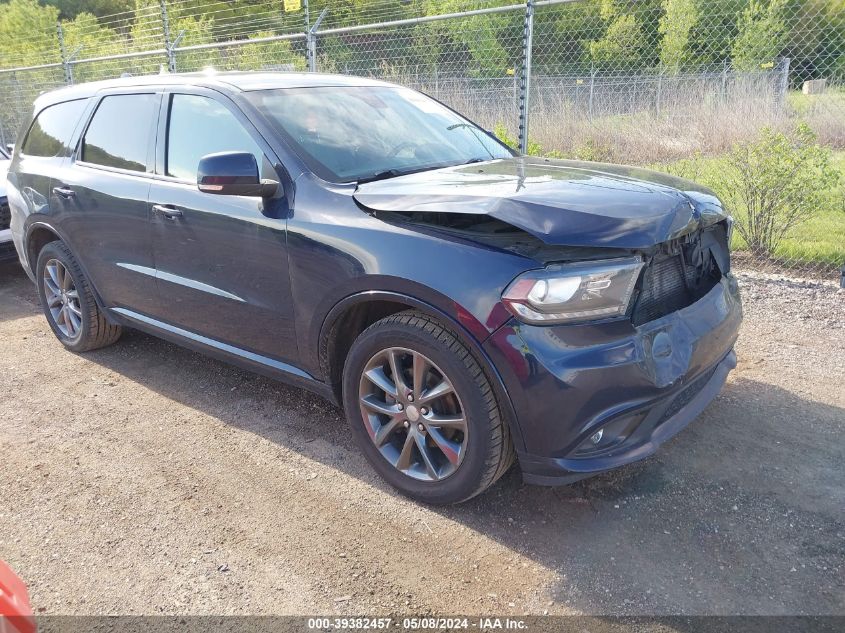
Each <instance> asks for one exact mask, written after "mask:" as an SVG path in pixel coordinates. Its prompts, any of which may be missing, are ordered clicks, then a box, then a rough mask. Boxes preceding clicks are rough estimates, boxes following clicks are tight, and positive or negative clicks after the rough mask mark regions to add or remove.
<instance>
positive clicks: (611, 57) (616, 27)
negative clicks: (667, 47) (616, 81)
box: [589, 0, 646, 66]
mask: <svg viewBox="0 0 845 633" xmlns="http://www.w3.org/2000/svg"><path fill="white" fill-rule="evenodd" d="M626 9H627V5H626V4H625V3H624V2H620V1H619V0H601V18H602V20H603V21H604V23H605V24H606V30H605V33H604V36H603V37H601V38H600V39H598V40H593V41H591V42H590V43H589V50H590V58H591V59H592V60H593V62H595V63H598V64H602V65H606V66H627V65H632V64H636V63H639V62H640V61H641V60H642V57H643V50H644V48H645V46H646V39H645V36H644V34H643V30H642V27H641V25H640V21H639V19H638V18H637V16H636V15H634V14H633V13H626V12H625V11H626Z"/></svg>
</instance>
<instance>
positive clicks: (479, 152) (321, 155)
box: [247, 86, 513, 182]
mask: <svg viewBox="0 0 845 633" xmlns="http://www.w3.org/2000/svg"><path fill="white" fill-rule="evenodd" d="M247 97H248V98H249V100H250V101H251V102H252V103H253V105H255V106H256V107H257V108H258V109H259V110H260V111H261V113H262V114H263V115H264V116H265V117H267V119H268V120H269V121H270V122H271V123H272V124H273V125H274V127H276V129H278V130H279V131H280V132H281V133H282V134H283V135H284V136H285V138H287V140H288V141H290V142H291V143H292V145H293V146H294V148H295V150H296V151H297V153H298V154H299V155H300V157H301V158H302V159H303V160H304V161H305V162H306V163H307V164H308V166H309V168H310V169H311V170H312V171H314V172H315V173H316V174H317V175H318V176H320V177H321V178H323V179H324V180H329V181H333V182H351V181H360V180H367V179H373V178H383V177H390V176H396V175H400V174H403V173H411V172H415V171H423V170H425V169H434V168H437V167H446V166H449V165H460V164H464V163H469V162H478V161H483V160H492V159H496V158H509V157H511V156H512V155H513V154H512V153H511V152H510V150H509V149H507V147H505V146H504V145H503V144H501V143H499V142H498V141H496V140H495V139H493V138H491V137H490V136H489V135H488V134H487V133H486V132H485V131H484V130H482V129H481V128H479V127H478V126H476V125H474V124H473V123H470V122H469V121H467V120H466V119H464V118H463V117H461V116H460V115H458V114H456V113H455V112H452V111H451V110H450V109H449V108H447V107H445V106H443V105H442V104H440V103H438V102H436V101H434V100H433V99H430V98H429V97H426V96H425V95H423V94H420V93H419V92H415V91H413V90H409V89H407V88H400V87H388V86H385V87H381V86H366V87H364V86H331V87H314V88H284V89H278V90H259V91H255V92H250V93H248V94H247Z"/></svg>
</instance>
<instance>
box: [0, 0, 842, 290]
mask: <svg viewBox="0 0 845 633" xmlns="http://www.w3.org/2000/svg"><path fill="white" fill-rule="evenodd" d="M115 1H116V4H115V6H116V7H119V6H121V5H120V4H118V3H119V1H120V0H115ZM124 4H125V0H124ZM92 6H93V5H92ZM129 6H131V4H130V5H129ZM21 25H23V28H21ZM208 68H214V69H216V70H220V71H222V70H272V71H289V72H296V71H308V70H311V71H320V72H340V73H347V74H353V75H362V76H368V77H379V78H383V79H386V80H389V81H394V82H397V83H400V84H403V85H407V86H410V87H413V88H416V89H419V90H422V91H424V92H427V93H428V94H431V95H432V96H434V97H436V98H438V99H440V100H441V101H444V102H445V103H447V104H449V105H450V106H452V107H454V108H456V109H457V110H459V111H461V112H463V113H465V114H467V115H468V116H469V117H470V118H472V119H474V120H475V121H477V122H478V123H480V124H481V125H483V126H484V127H485V128H487V129H490V130H494V131H495V133H496V134H497V135H498V136H499V137H500V138H502V139H503V140H505V141H506V142H509V143H510V144H512V145H514V146H515V147H518V148H520V149H521V150H522V151H524V152H526V153H530V154H535V155H539V156H547V157H550V158H574V159H578V160H591V161H599V162H619V163H627V164H634V165H639V166H643V167H648V168H651V169H656V170H659V171H663V172H667V173H669V174H672V175H678V176H682V177H687V178H691V179H694V180H698V181H700V182H702V183H704V184H706V185H708V186H710V187H712V188H713V189H714V190H716V192H717V193H719V194H720V196H722V197H723V198H724V199H725V200H726V201H727V202H728V203H729V205H730V207H731V210H732V212H733V213H734V215H735V217H736V220H737V232H736V235H735V240H734V248H735V251H736V253H735V258H736V261H737V263H738V265H739V266H740V267H744V268H746V269H754V270H758V271H759V270H761V271H764V272H774V273H786V274H790V275H793V276H802V277H814V278H818V277H822V278H826V279H831V280H837V281H838V280H839V274H840V272H839V270H840V267H841V266H843V264H845V5H843V0H533V1H531V2H527V3H525V4H513V3H512V2H508V0H285V1H284V2H275V1H274V2H267V1H264V0H257V1H256V0H233V1H230V0H225V1H224V0H138V1H137V2H136V3H135V4H134V8H127V9H126V10H124V11H121V12H115V13H111V14H107V15H100V16H94V15H91V14H88V13H78V14H75V15H62V14H60V12H59V10H58V9H56V8H55V7H52V6H41V5H39V4H38V3H37V2H36V0H11V1H10V2H9V3H8V4H5V5H0V105H2V108H0V138H2V140H3V142H5V143H12V142H14V139H15V138H16V135H17V133H18V132H19V129H20V126H21V124H22V122H23V121H24V120H25V119H26V117H27V115H28V113H29V110H30V107H31V104H32V101H33V99H34V98H35V97H36V96H37V95H38V94H39V93H40V92H42V91H44V90H49V89H52V88H56V87H59V86H63V85H66V84H70V83H76V82H82V81H93V80H98V79H106V78H112V77H119V76H121V75H124V74H127V73H129V74H132V75H137V74H150V73H163V72H188V71H202V70H205V69H208Z"/></svg>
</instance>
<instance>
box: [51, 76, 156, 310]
mask: <svg viewBox="0 0 845 633" xmlns="http://www.w3.org/2000/svg"><path fill="white" fill-rule="evenodd" d="M160 101H161V94H160V93H157V92H155V89H146V90H144V91H139V92H131V93H128V94H127V93H126V92H125V91H124V92H121V93H108V94H105V95H102V96H100V97H99V99H98V101H97V103H96V109H95V110H94V114H93V116H92V117H91V118H90V120H89V122H88V125H87V127H86V128H85V129H84V131H83V133H82V135H81V138H80V140H79V142H78V143H77V147H76V151H75V154H74V160H73V161H69V162H68V164H66V165H65V166H64V167H63V168H62V169H60V170H59V171H58V172H57V174H56V178H55V181H54V182H53V183H52V192H53V200H54V201H55V203H56V204H57V205H58V206H60V207H61V208H62V209H63V214H62V215H63V217H62V227H63V229H64V232H65V234H66V235H67V238H68V240H69V242H70V245H71V248H72V249H73V251H74V252H75V253H76V255H77V256H78V257H79V258H80V259H81V261H82V263H83V265H84V266H85V268H86V270H87V271H88V274H89V276H90V277H91V280H92V282H93V283H94V287H95V288H96V289H97V291H98V292H99V294H100V296H101V297H102V299H103V301H104V302H105V303H106V305H107V306H109V307H123V308H129V309H131V310H133V311H137V312H142V313H146V314H151V313H154V312H155V311H156V304H157V293H156V283H155V266H154V263H153V255H152V240H151V234H150V231H151V229H150V211H149V205H148V199H147V198H148V195H149V191H150V184H151V182H152V178H151V177H152V174H153V170H154V156H155V134H156V122H157V119H158V111H159V104H160Z"/></svg>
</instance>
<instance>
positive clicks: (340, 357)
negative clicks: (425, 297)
mask: <svg viewBox="0 0 845 633" xmlns="http://www.w3.org/2000/svg"><path fill="white" fill-rule="evenodd" d="M406 311H416V312H419V313H422V314H424V315H426V316H429V317H432V318H434V319H436V320H437V321H439V322H440V324H441V325H442V326H443V327H445V328H447V329H448V330H450V331H451V332H452V333H453V334H454V335H455V336H456V337H457V338H458V339H459V340H460V341H461V342H462V343H463V344H464V345H465V346H466V347H467V348H468V349H469V351H470V352H471V353H472V355H473V357H474V358H475V360H476V362H478V364H479V365H480V366H481V368H482V370H483V371H484V372H485V374H487V377H488V380H490V383H491V385H492V386H493V391H494V394H495V396H496V400H497V401H498V403H499V408H500V410H501V412H502V414H503V415H504V417H505V421H506V422H507V424H508V427H509V429H510V433H511V438H512V439H513V442H514V445H515V446H516V447H517V448H518V449H519V450H522V449H523V441H522V433H521V431H520V429H519V428H518V426H519V425H518V423H517V417H516V412H515V411H514V409H513V404H512V403H511V399H510V396H509V395H508V393H507V390H506V389H505V385H504V382H503V380H502V377H501V375H500V374H499V372H498V370H497V369H496V368H495V366H494V365H493V362H492V361H491V360H490V358H489V356H488V355H487V353H486V352H485V351H484V349H483V348H482V347H481V343H480V342H479V341H478V340H477V339H476V338H475V337H474V336H473V335H472V334H471V333H470V332H469V331H468V330H467V329H466V328H465V327H464V326H462V325H461V324H460V323H459V322H458V321H457V320H456V319H454V318H452V317H451V316H450V315H449V314H447V313H446V312H444V311H443V310H441V309H439V308H437V307H436V306H433V305H431V304H429V303H426V302H424V301H420V300H419V299H415V298H413V297H409V296H407V295H402V294H400V293H396V292H389V291H384V292H380V291H367V292H361V293H358V294H355V295H351V296H348V297H346V298H345V299H343V300H342V301H340V302H339V303H337V304H336V305H335V306H334V308H332V310H331V311H330V312H329V313H328V315H327V316H326V318H325V319H324V321H323V326H322V328H321V330H320V340H319V360H320V369H321V371H322V373H323V376H324V377H325V379H326V381H327V383H328V384H329V386H330V387H331V390H332V392H333V393H334V395H335V398H336V399H337V401H338V402H343V393H342V389H343V368H344V365H345V361H346V358H347V356H348V354H349V350H350V348H351V347H352V343H353V342H354V341H355V339H356V338H358V336H359V335H360V334H361V333H362V332H363V331H364V330H366V329H367V328H368V327H369V326H370V325H372V324H373V323H375V322H377V321H379V320H381V319H383V318H384V317H387V316H390V315H392V314H397V313H399V312H406Z"/></svg>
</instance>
